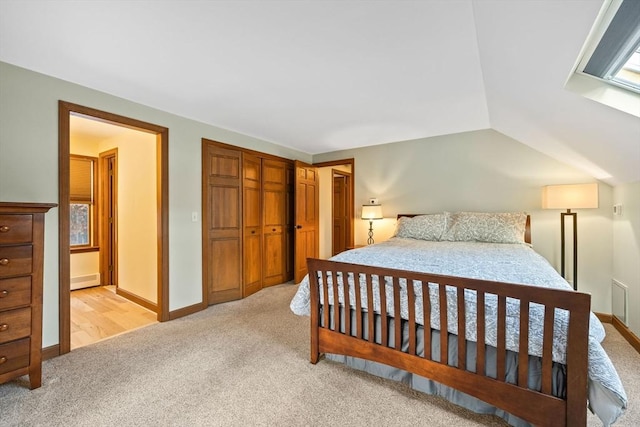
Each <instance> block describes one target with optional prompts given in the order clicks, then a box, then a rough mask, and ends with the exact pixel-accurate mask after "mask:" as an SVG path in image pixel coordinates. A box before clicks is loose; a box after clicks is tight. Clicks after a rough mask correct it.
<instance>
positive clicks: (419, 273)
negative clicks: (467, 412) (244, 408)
mask: <svg viewBox="0 0 640 427" xmlns="http://www.w3.org/2000/svg"><path fill="white" fill-rule="evenodd" d="M528 225H529V217H528V216H527V215H525V214H523V213H498V214H494V213H469V212H459V213H446V212H445V213H441V214H430V215H418V216H413V215H406V216H402V217H399V220H398V228H397V230H396V234H395V236H394V237H393V238H391V239H389V240H388V241H387V242H383V243H379V244H375V245H370V246H367V247H364V248H359V249H354V250H351V251H346V252H343V253H341V254H338V255H336V256H335V257H333V258H331V259H330V260H318V259H309V260H308V271H309V274H308V276H307V277H306V278H305V279H304V280H303V281H302V282H301V283H300V286H299V288H298V291H297V293H296V295H295V296H294V298H293V300H292V301H291V309H292V311H293V312H294V313H296V314H299V315H309V316H310V324H311V362H312V363H314V364H315V363H317V362H318V361H319V360H320V357H321V355H322V354H325V355H326V357H327V358H328V359H331V360H334V361H339V362H342V363H346V364H347V365H349V366H352V367H354V368H357V369H361V370H365V371H367V372H370V373H373V374H375V375H378V376H382V377H385V378H390V379H394V380H397V381H402V382H405V383H407V384H409V385H410V386H411V387H412V388H414V389H416V390H419V391H423V392H426V393H430V394H437V395H440V396H443V397H445V398H447V399H448V400H450V401H452V402H453V403H456V404H458V405H461V406H464V407H467V408H469V409H471V410H474V411H476V412H480V413H492V414H496V415H498V416H500V417H502V418H504V419H505V420H506V421H507V422H508V423H509V424H511V425H515V426H526V425H586V413H587V412H586V411H587V407H589V408H590V409H591V410H592V411H593V412H595V413H596V414H597V415H598V417H599V418H600V419H601V420H602V422H603V424H604V425H610V424H612V423H613V422H615V421H616V419H617V418H618V417H619V416H620V415H621V414H622V413H623V411H624V409H625V408H626V404H627V398H626V394H625V392H624V388H623V387H622V384H621V382H620V379H619V377H618V375H617V373H616V371H615V368H614V367H613V365H612V364H611V361H610V360H609V358H608V356H607V355H606V353H605V352H604V349H603V348H602V346H601V345H600V342H601V341H602V340H603V339H604V328H603V327H602V324H601V323H600V322H599V321H598V319H597V318H596V317H595V316H594V315H593V313H591V312H590V296H589V295H587V294H583V293H579V292H575V291H573V289H572V287H571V286H570V285H569V284H568V283H567V282H566V281H565V280H564V279H563V278H562V277H561V276H559V275H558V274H557V272H555V270H554V269H553V268H552V267H551V265H550V264H549V263H548V262H547V261H546V260H545V259H544V258H543V257H542V256H540V255H539V254H537V253H536V252H535V251H534V250H533V249H532V248H531V245H530V237H529V236H530V230H529V226H528ZM345 279H346V280H345ZM381 284H383V285H384V286H381ZM411 285H412V286H411ZM441 325H446V332H443V331H444V330H445V327H441ZM527 326H528V327H527ZM461 337H464V339H462V338H461ZM477 343H484V345H478V344H477Z"/></svg>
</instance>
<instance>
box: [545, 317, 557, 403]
mask: <svg viewBox="0 0 640 427" xmlns="http://www.w3.org/2000/svg"><path fill="white" fill-rule="evenodd" d="M554 318H555V310H554V309H549V308H548V307H546V308H545V310H544V332H543V333H544V335H543V338H542V392H543V393H545V394H551V384H552V383H551V379H552V375H551V373H552V370H553V360H552V353H553V323H554Z"/></svg>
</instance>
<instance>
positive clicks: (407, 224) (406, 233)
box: [394, 214, 447, 241]
mask: <svg viewBox="0 0 640 427" xmlns="http://www.w3.org/2000/svg"><path fill="white" fill-rule="evenodd" d="M446 228H447V216H446V215H445V214H430V215H418V216H414V217H413V218H409V217H406V216H403V217H400V218H399V219H398V225H397V226H396V232H395V234H394V236H397V237H408V238H411V239H419V240H432V241H438V240H440V239H441V238H442V234H443V233H444V231H445V230H446Z"/></svg>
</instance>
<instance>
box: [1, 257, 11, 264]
mask: <svg viewBox="0 0 640 427" xmlns="http://www.w3.org/2000/svg"><path fill="white" fill-rule="evenodd" d="M7 264H9V259H8V258H2V259H0V265H7Z"/></svg>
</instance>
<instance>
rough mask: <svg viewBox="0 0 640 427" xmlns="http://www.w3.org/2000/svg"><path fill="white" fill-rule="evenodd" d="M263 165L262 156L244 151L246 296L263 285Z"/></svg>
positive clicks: (244, 290) (243, 190) (243, 292)
mask: <svg viewBox="0 0 640 427" xmlns="http://www.w3.org/2000/svg"><path fill="white" fill-rule="evenodd" d="M261 169H262V165H261V161H260V158H259V157H256V156H252V155H250V154H246V153H245V154H244V155H243V161H242V175H243V177H244V178H243V183H242V185H243V189H242V194H243V197H244V205H243V213H242V215H243V222H244V229H243V241H244V249H243V265H244V283H243V291H242V296H243V297H247V296H249V295H251V294H253V293H256V292H258V291H259V290H260V289H262V280H263V278H262V221H261V220H262V215H261V213H262V201H261V197H262V191H261V189H262V186H261Z"/></svg>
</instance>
